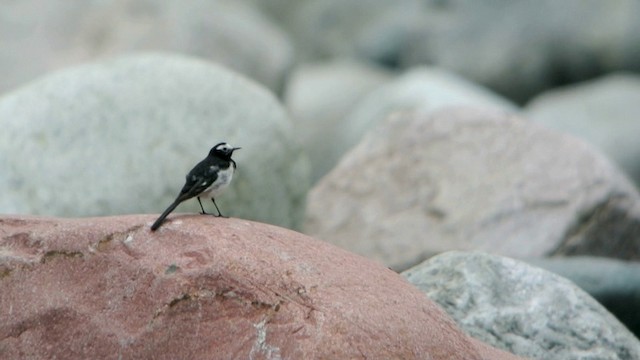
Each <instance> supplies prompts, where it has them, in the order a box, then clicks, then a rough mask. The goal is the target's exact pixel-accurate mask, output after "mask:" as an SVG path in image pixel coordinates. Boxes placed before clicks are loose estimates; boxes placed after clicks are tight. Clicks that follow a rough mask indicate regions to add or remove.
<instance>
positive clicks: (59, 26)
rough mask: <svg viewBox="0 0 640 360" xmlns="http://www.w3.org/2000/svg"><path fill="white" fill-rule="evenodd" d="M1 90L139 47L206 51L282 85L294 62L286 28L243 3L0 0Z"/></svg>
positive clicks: (220, 0)
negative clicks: (84, 62)
mask: <svg viewBox="0 0 640 360" xmlns="http://www.w3.org/2000/svg"><path fill="white" fill-rule="evenodd" d="M0 13H2V14H6V15H7V16H6V17H3V18H6V19H12V20H13V21H2V20H0V40H1V41H0V43H2V46H0V68H2V69H11V71H5V73H6V76H2V77H1V78H0V92H3V91H6V90H8V89H11V88H13V87H15V86H17V85H19V84H22V83H24V82H27V81H30V80H32V79H35V78H36V77H38V76H41V75H42V74H44V73H46V72H48V71H51V70H55V69H59V68H61V67H64V66H69V65H71V64H77V63H80V62H83V61H93V60H96V59H101V58H104V57H106V56H114V55H120V54H125V53H131V52H141V51H170V52H179V53H183V54H189V55H192V56H198V57H201V58H206V59H208V60H211V61H214V62H218V63H221V64H224V65H226V66H228V67H230V68H232V69H234V70H236V71H238V72H240V73H243V74H245V75H247V76H249V77H251V78H253V79H255V80H257V81H259V82H261V83H262V84H264V85H266V86H268V87H269V88H271V89H272V90H275V91H280V89H281V87H282V85H283V82H284V77H285V75H286V73H287V72H288V71H289V68H290V67H291V66H292V64H293V57H294V55H293V46H292V43H291V41H290V39H289V37H288V35H287V34H286V33H285V32H283V31H282V30H281V29H280V28H278V27H277V26H276V25H275V24H273V23H272V22H271V21H270V20H269V19H268V18H267V17H266V16H264V15H263V14H262V13H261V12H259V11H257V10H256V9H255V8H253V7H252V6H250V5H249V4H247V3H245V2H238V1H227V0H186V1H179V2H175V1H169V0H114V1H78V0H71V1H66V0H64V1H61V0H53V1H48V2H47V3H46V4H43V3H42V2H40V1H33V0H25V1H19V2H6V1H4V2H1V3H0Z"/></svg>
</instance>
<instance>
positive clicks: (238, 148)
mask: <svg viewBox="0 0 640 360" xmlns="http://www.w3.org/2000/svg"><path fill="white" fill-rule="evenodd" d="M240 149H242V148H241V147H237V148H233V149H231V151H236V150H240Z"/></svg>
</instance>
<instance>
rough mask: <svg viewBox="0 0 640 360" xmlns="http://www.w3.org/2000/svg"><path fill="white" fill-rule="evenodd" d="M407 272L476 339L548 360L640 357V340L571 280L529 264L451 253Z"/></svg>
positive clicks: (505, 259)
mask: <svg viewBox="0 0 640 360" xmlns="http://www.w3.org/2000/svg"><path fill="white" fill-rule="evenodd" d="M402 275H403V276H404V277H405V278H406V279H407V280H409V282H411V283H413V284H414V285H416V286H417V287H418V288H420V289H421V290H422V291H423V292H424V293H425V294H427V296H429V298H431V299H432V300H434V301H435V302H436V303H438V304H439V305H440V306H442V308H444V309H445V311H446V312H447V313H448V314H449V315H450V316H451V317H453V318H454V319H455V320H456V321H457V323H458V325H459V326H460V327H462V328H463V329H464V330H465V331H466V332H467V333H469V334H470V335H471V336H473V337H475V338H477V339H480V340H482V341H484V342H487V343H489V344H492V345H494V346H496V347H498V348H501V349H504V350H507V351H509V352H511V353H514V354H516V355H520V356H525V357H529V358H532V359H544V360H553V359H558V360H573V359H575V360H578V359H581V360H582V359H592V360H596V359H597V360H605V359H612V360H613V359H628V360H632V359H640V342H639V341H638V339H637V338H635V337H634V336H633V334H631V333H630V332H629V331H628V330H627V329H626V328H625V327H624V325H622V324H621V323H620V322H619V321H618V320H617V319H616V318H615V317H614V316H613V315H611V314H610V313H609V312H608V311H607V310H606V309H605V308H604V307H602V305H600V304H599V303H598V302H597V301H595V300H594V299H593V298H591V297H590V296H589V295H588V294H586V293H585V292H584V291H582V290H580V289H579V288H578V287H577V286H575V285H574V284H573V283H571V282H570V281H568V280H566V279H564V278H562V277H559V276H557V275H554V274H551V273H549V272H547V271H544V270H542V269H538V268H535V267H533V266H529V265H526V264H525V263H522V262H519V261H516V260H513V259H509V258H502V257H498V256H493V255H488V254H481V253H462V252H449V253H445V254H441V255H439V256H436V257H434V258H431V259H429V260H427V261H425V262H424V263H422V264H420V265H418V266H416V267H414V268H411V269H410V270H407V271H405V272H404V273H402Z"/></svg>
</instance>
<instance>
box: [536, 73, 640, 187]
mask: <svg viewBox="0 0 640 360" xmlns="http://www.w3.org/2000/svg"><path fill="white" fill-rule="evenodd" d="M524 112H525V114H526V115H527V117H529V118H530V119H532V120H534V121H536V122H537V123H540V124H543V125H545V126H548V127H550V128H552V129H556V130H559V131H564V132H567V133H570V134H573V135H576V136H578V137H581V138H583V139H585V140H587V141H589V142H590V143H592V144H594V145H596V146H597V147H599V148H600V149H601V150H602V151H603V152H604V153H605V154H607V155H608V156H609V157H611V158H612V159H613V160H615V161H616V162H617V163H618V164H619V165H620V166H621V167H622V169H623V170H625V171H626V172H627V174H629V175H630V176H631V177H632V178H633V179H634V180H635V182H636V184H640V141H638V138H639V137H640V75H634V74H630V73H629V74H624V73H619V74H613V75H609V76H606V77H603V78H600V79H598V80H594V81H591V82H588V83H584V84H580V85H574V86H569V87H565V88H562V89H557V90H551V91H548V92H545V93H543V94H542V95H540V96H538V97H536V98H535V99H534V100H533V101H531V102H530V103H529V104H527V107H526V108H525V110H524Z"/></svg>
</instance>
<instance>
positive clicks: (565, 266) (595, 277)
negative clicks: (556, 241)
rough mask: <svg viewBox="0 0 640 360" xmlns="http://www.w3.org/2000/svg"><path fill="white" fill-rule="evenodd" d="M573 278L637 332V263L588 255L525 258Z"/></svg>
mask: <svg viewBox="0 0 640 360" xmlns="http://www.w3.org/2000/svg"><path fill="white" fill-rule="evenodd" d="M525 260H526V262H527V263H529V264H531V265H534V266H537V267H540V268H543V269H545V270H547V271H550V272H553V273H555V274H558V275H560V276H562V277H564V278H567V279H569V280H571V281H573V282H574V283H575V284H576V285H578V286H579V287H580V288H581V289H582V290H584V291H586V292H587V293H588V294H589V295H591V296H593V298H594V299H596V300H598V302H600V303H601V304H602V305H604V307H606V308H607V310H609V311H610V312H611V313H612V314H613V315H615V316H616V317H617V318H618V319H620V321H621V322H622V323H623V324H625V325H626V326H627V328H628V329H629V330H631V332H633V333H634V334H635V335H636V336H638V335H640V316H639V314H638V304H640V263H638V262H637V261H634V262H631V261H629V262H627V261H620V260H614V259H607V258H598V257H591V256H572V257H561V258H538V259H525Z"/></svg>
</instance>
